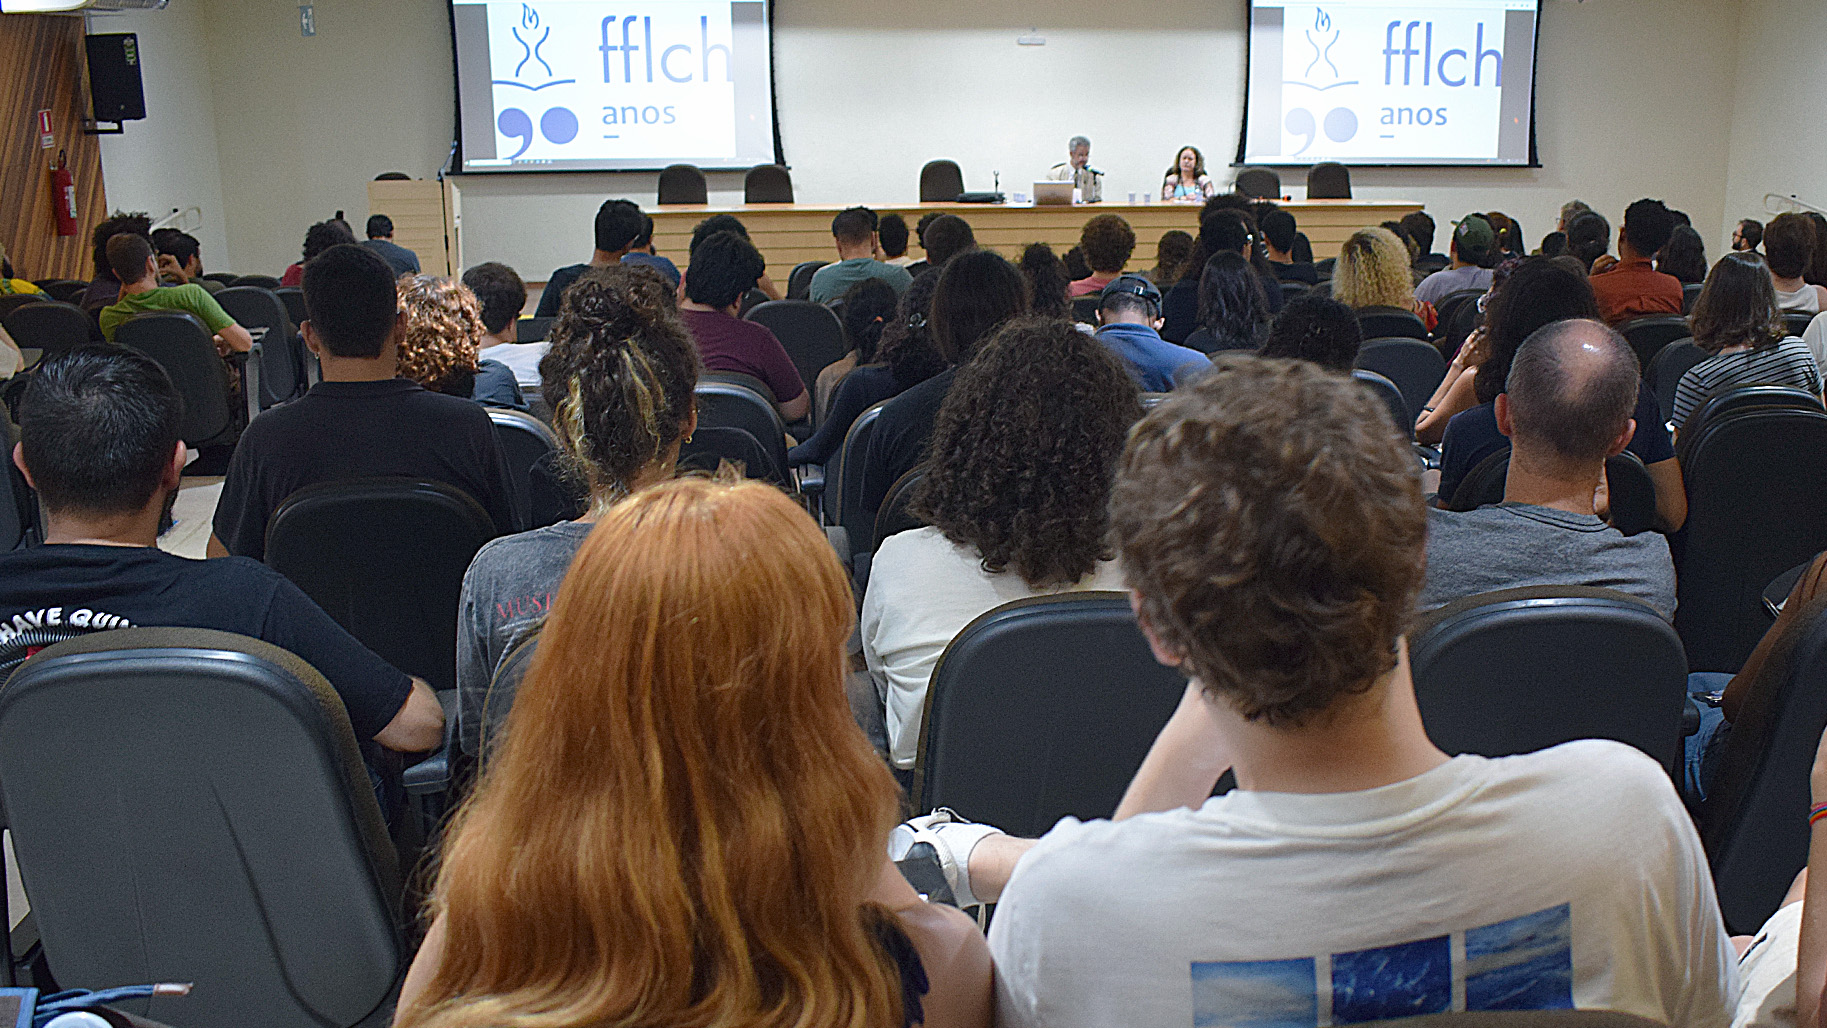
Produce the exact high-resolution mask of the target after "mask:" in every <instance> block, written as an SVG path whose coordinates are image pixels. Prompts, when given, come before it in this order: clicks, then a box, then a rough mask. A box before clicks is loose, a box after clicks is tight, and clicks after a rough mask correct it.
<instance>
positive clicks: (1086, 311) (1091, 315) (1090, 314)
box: [1072, 294, 1104, 325]
mask: <svg viewBox="0 0 1827 1028" xmlns="http://www.w3.org/2000/svg"><path fill="white" fill-rule="evenodd" d="M1103 302H1104V300H1103V297H1101V296H1097V295H1095V294H1093V295H1091V296H1075V297H1073V298H1072V320H1073V321H1076V322H1078V323H1079V324H1081V325H1096V324H1097V312H1098V308H1099V307H1100V306H1102V305H1103Z"/></svg>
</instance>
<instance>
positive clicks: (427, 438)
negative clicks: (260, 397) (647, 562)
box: [215, 378, 518, 560]
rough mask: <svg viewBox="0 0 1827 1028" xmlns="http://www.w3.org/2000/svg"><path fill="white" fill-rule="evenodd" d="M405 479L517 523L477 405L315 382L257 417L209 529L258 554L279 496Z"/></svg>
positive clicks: (232, 547) (404, 386)
mask: <svg viewBox="0 0 1827 1028" xmlns="http://www.w3.org/2000/svg"><path fill="white" fill-rule="evenodd" d="M389 476H391V477H405V478H417V479H422V480H429V481H433V482H442V483H444V484H446V485H450V486H453V487H455V488H457V489H460V490H462V491H463V492H465V493H468V494H469V495H470V496H472V497H474V498H475V500H476V502H477V503H480V504H481V505H482V509H483V510H486V511H488V515H489V517H491V518H493V519H494V521H495V527H496V528H497V529H500V530H501V531H503V532H512V531H514V530H516V529H517V528H518V526H517V525H516V524H515V519H514V510H513V506H512V504H513V499H512V497H513V487H512V485H511V484H510V481H509V478H508V471H507V465H506V463H504V461H503V460H502V456H501V446H500V443H499V442H497V441H496V438H495V429H494V426H493V425H491V424H490V423H489V420H488V413H487V412H486V411H484V410H483V409H482V407H481V406H480V405H478V404H476V403H473V402H471V401H469V400H466V399H463V398H462V397H459V396H445V395H443V394H441V393H434V392H430V391H428V390H426V389H422V388H420V387H419V386H418V384H416V383H414V382H411V381H409V380H407V379H404V378H394V379H388V380H386V381H383V382H319V383H318V384H317V385H315V386H312V387H311V391H310V392H308V393H306V394H305V395H304V396H302V397H300V398H299V399H297V400H294V401H293V402H291V403H288V404H284V405H282V406H279V407H274V408H273V409H272V410H269V411H267V412H266V413H264V414H262V415H260V416H259V417H257V418H255V419H254V421H253V423H252V424H250V425H248V426H247V431H245V432H243V433H242V434H241V442H240V443H239V444H238V445H237V446H236V447H235V456H234V458H233V459H232V460H230V461H229V465H228V478H227V479H226V480H225V481H224V482H223V483H222V498H221V500H220V501H218V502H217V504H216V520H215V532H216V538H218V539H220V540H222V545H223V546H226V547H228V552H230V553H232V554H234V555H236V556H238V557H253V558H254V559H255V560H260V559H262V558H264V557H265V556H266V525H267V520H268V519H269V518H271V517H272V516H273V512H274V511H275V510H278V509H279V505H280V504H281V503H284V502H285V499H286V497H288V496H291V495H292V494H293V493H295V492H297V491H298V490H300V489H303V488H304V487H305V486H307V485H314V484H316V483H318V482H339V481H344V480H347V479H351V478H374V477H389Z"/></svg>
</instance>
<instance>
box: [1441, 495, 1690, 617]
mask: <svg viewBox="0 0 1827 1028" xmlns="http://www.w3.org/2000/svg"><path fill="white" fill-rule="evenodd" d="M1531 585H1584V586H1593V587H1596V588H1600V589H1616V590H1618V591H1619V592H1622V593H1628V594H1630V595H1631V596H1635V597H1637V598H1638V599H1640V600H1642V601H1644V602H1645V603H1647V604H1649V605H1650V606H1652V607H1654V608H1656V611H1657V613H1659V614H1661V615H1662V616H1663V617H1664V618H1667V619H1669V620H1673V619H1674V616H1675V562H1674V558H1673V557H1671V556H1670V555H1669V552H1668V540H1667V539H1664V538H1663V537H1662V536H1661V535H1660V534H1658V533H1656V532H1644V533H1641V534H1639V535H1631V536H1627V535H1625V534H1624V533H1622V532H1620V531H1618V530H1617V529H1615V528H1612V527H1611V526H1610V525H1607V524H1606V523H1605V522H1604V521H1603V520H1602V519H1600V518H1598V517H1596V516H1594V515H1591V514H1572V513H1569V512H1567V511H1564V510H1555V509H1554V508H1552V507H1537V506H1533V505H1530V504H1526V503H1501V504H1498V505H1496V506H1494V507H1480V508H1478V509H1477V510H1473V511H1467V512H1465V513H1463V514H1454V513H1451V512H1448V511H1444V510H1430V511H1428V521H1427V585H1426V586H1424V587H1423V588H1422V590H1421V601H1420V607H1421V609H1422V610H1433V609H1434V608H1436V607H1441V606H1445V605H1446V604H1448V603H1451V602H1452V601H1454V600H1457V599H1462V598H1464V597H1467V596H1475V595H1477V594H1478V593H1488V592H1493V591H1495V590H1498V589H1517V588H1521V587H1523V586H1531Z"/></svg>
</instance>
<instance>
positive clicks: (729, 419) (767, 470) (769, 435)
mask: <svg viewBox="0 0 1827 1028" xmlns="http://www.w3.org/2000/svg"><path fill="white" fill-rule="evenodd" d="M696 391H697V396H698V426H699V427H700V428H733V429H740V430H742V431H744V432H747V433H748V434H749V435H751V436H753V437H754V439H755V442H756V443H757V444H758V445H759V446H760V448H761V452H762V453H764V454H766V455H767V466H765V467H753V466H751V467H749V468H748V477H750V478H759V479H761V480H762V481H765V482H772V483H774V484H775V485H778V486H781V487H783V488H785V487H788V486H790V485H791V484H792V478H791V476H789V475H788V474H787V426H786V425H785V424H783V423H782V422H781V420H780V412H779V411H778V410H776V409H775V408H774V404H773V403H772V402H771V401H770V400H769V399H768V398H767V397H766V396H764V395H762V394H761V393H758V392H756V391H755V390H753V389H750V388H748V387H747V386H744V385H740V384H738V383H735V382H729V381H717V380H715V379H709V378H701V379H699V380H698V386H697V390H696Z"/></svg>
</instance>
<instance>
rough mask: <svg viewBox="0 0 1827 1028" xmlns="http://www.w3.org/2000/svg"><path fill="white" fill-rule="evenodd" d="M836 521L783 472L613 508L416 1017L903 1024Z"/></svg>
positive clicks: (519, 723) (463, 840)
mask: <svg viewBox="0 0 1827 1028" xmlns="http://www.w3.org/2000/svg"><path fill="white" fill-rule="evenodd" d="M853 611H854V607H853V605H852V599H851V594H850V587H849V582H848V580H847V578H846V577H845V575H844V573H843V570H842V569H841V568H840V566H839V565H838V562H837V559H836V557H835V555H834V554H833V553H832V551H831V547H830V545H829V544H828V543H827V542H826V540H825V538H824V536H823V535H822V533H820V532H819V531H818V528H817V526H816V525H814V524H813V522H812V520H811V519H810V518H809V517H807V516H806V514H805V512H804V511H802V510H800V509H799V508H798V507H797V506H795V505H794V504H793V502H792V501H791V500H789V499H788V498H787V497H786V496H784V495H782V494H781V493H780V492H778V491H776V490H775V489H773V488H771V487H769V486H766V485H761V484H758V483H752V482H744V483H737V484H728V483H723V482H714V481H710V480H707V479H702V478H699V479H683V480H678V481H673V482H668V483H665V484H663V485H659V486H656V487H654V488H652V489H650V490H646V491H644V492H641V493H638V494H636V495H635V496H633V497H631V498H629V499H628V500H626V501H624V502H622V503H621V504H619V505H617V506H616V507H614V508H612V509H611V510H610V511H609V512H608V513H607V514H605V516H604V517H603V519H602V520H601V522H600V523H599V524H598V525H597V527H596V528H595V530H594V531H592V532H591V533H590V536H589V538H588V539H587V540H586V541H585V542H584V544H583V547H582V548H581V549H580V550H579V551H578V554H577V557H576V558H575V560H573V562H572V564H571V569H570V571H569V573H568V574H567V575H566V576H565V582H564V586H563V588H562V589H561V590H560V591H559V594H558V599H557V601H556V602H555V604H554V605H553V610H552V615H551V617H550V619H549V620H548V621H547V623H546V626H545V629H544V632H543V634H542V636H541V638H540V642H539V650H538V653H537V655H536V657H535V658H534V661H533V665H532V667H531V669H530V670H529V671H528V674H527V678H526V680H525V682H524V683H522V685H521V687H520V689H519V691H518V693H517V694H516V696H515V699H514V707H513V710H512V712H511V713H510V714H509V716H508V718H507V722H506V725H505V728H504V732H503V739H502V744H501V747H500V750H499V752H498V753H497V755H496V756H495V757H494V759H493V760H492V761H491V763H490V765H489V766H488V767H487V768H486V770H485V772H484V774H483V776H482V778H481V781H480V782H479V783H478V785H477V788H476V791H475V794H474V795H473V796H472V797H471V799H470V800H469V802H468V803H467V804H466V805H465V806H464V807H463V809H462V810H461V811H460V812H459V814H458V815H457V818H456V821H455V823H454V824H453V825H452V828H451V833H450V835H449V838H448V843H447V848H446V851H445V858H444V863H443V867H442V869H441V871H440V873H439V876H438V881H437V887H436V889H435V890H434V894H433V900H432V906H433V909H434V910H435V911H438V912H441V913H442V914H443V915H444V917H445V932H446V942H445V949H444V954H443V959H442V961H441V962H440V964H439V966H438V970H437V974H436V976H435V977H434V979H433V980H432V981H431V983H430V985H429V986H428V988H427V989H426V991H425V993H424V995H423V996H422V997H420V998H419V1000H418V1001H417V1002H416V1003H414V1004H413V1006H412V1007H411V1008H409V1009H405V1010H402V1011H401V1013H400V1016H399V1019H398V1022H397V1023H398V1024H399V1025H401V1026H403V1028H509V1026H514V1028H520V1026H529V1028H530V1026H551V1028H558V1026H564V1028H578V1026H591V1028H597V1026H608V1025H616V1026H649V1025H651V1026H659V1025H666V1026H683V1025H704V1026H731V1028H734V1026H738V1025H740V1026H743V1028H760V1026H795V1028H813V1026H828V1025H829V1026H846V1028H864V1026H868V1028H878V1026H886V1028H899V1025H900V1024H901V1018H902V1001H901V995H902V993H901V984H900V978H899V975H898V973H897V971H896V968H895V966H894V964H893V963H892V961H891V960H889V958H888V957H887V955H886V953H885V951H884V949H883V947H882V945H881V943H880V942H879V941H878V939H877V937H876V935H875V933H874V930H873V929H874V925H873V922H874V920H875V919H876V918H878V917H882V916H886V915H885V914H883V913H882V912H881V911H880V910H879V908H873V907H871V906H869V905H867V904H865V901H864V896H865V895H866V894H867V892H868V891H869V889H870V887H871V886H872V884H873V883H874V881H875V880H876V877H877V876H878V875H879V874H880V872H881V869H882V866H883V862H884V860H885V855H884V854H885V843H886V838H887V833H888V831H889V829H890V828H891V827H892V826H893V823H894V817H895V812H896V803H897V794H896V790H895V785H894V780H893V778H892V777H891V775H890V774H889V772H888V770H887V768H886V766H885V765H884V764H883V763H882V762H881V760H880V759H879V758H877V757H876V755H875V753H874V752H873V750H872V749H871V748H870V746H869V744H868V742H867V741H866V740H865V738H864V737H863V734H862V732H861V731H860V730H859V729H858V728H857V726H856V723H855V722H854V720H853V719H852V717H851V714H850V708H849V704H848V702H847V700H846V698H845V691H844V675H845V671H846V661H845V649H844V644H845V641H846V639H847V638H848V636H849V634H850V629H851V622H852V619H853V616H854V615H853Z"/></svg>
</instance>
